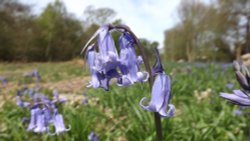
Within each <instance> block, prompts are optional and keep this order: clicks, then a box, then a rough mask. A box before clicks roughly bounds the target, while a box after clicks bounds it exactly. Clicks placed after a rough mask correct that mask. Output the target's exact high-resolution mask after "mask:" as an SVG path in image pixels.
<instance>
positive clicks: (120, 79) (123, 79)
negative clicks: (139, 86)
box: [117, 75, 133, 86]
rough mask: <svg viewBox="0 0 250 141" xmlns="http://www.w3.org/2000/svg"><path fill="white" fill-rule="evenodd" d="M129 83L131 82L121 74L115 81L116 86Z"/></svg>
mask: <svg viewBox="0 0 250 141" xmlns="http://www.w3.org/2000/svg"><path fill="white" fill-rule="evenodd" d="M131 84H133V82H132V81H131V80H130V79H129V78H128V77H127V76H126V75H123V76H122V77H120V78H119V79H118V81H117V85H118V86H129V85H131Z"/></svg>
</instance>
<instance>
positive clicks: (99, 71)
mask: <svg viewBox="0 0 250 141" xmlns="http://www.w3.org/2000/svg"><path fill="white" fill-rule="evenodd" d="M111 31H118V32H120V33H121V36H120V39H119V47H120V52H119V53H118V52H117V50H116V48H115V45H114V41H113V38H112V36H111V34H110V32H111ZM97 36H98V43H97V44H96V43H95V42H94V43H92V44H91V42H92V41H93V40H94V39H95V38H96V37H97ZM97 46H98V52H97V51H96V50H97V49H96V47H97ZM135 46H138V47H139V51H140V53H141V55H142V56H137V55H136V53H135ZM85 50H86V55H85V56H87V58H88V64H89V67H90V72H91V75H92V80H91V81H90V85H89V87H93V88H104V89H105V90H109V82H110V80H111V79H112V78H116V79H117V85H118V86H129V85H132V84H134V83H136V82H146V81H147V80H149V81H148V82H149V84H150V89H151V88H152V87H153V88H152V98H151V101H150V102H149V104H148V105H146V106H145V105H143V101H144V100H145V99H146V98H143V99H142V100H141V102H140V105H141V107H142V108H144V109H146V110H150V111H153V112H154V116H155V125H156V134H157V140H158V141H162V140H163V139H162V129H161V119H160V116H162V117H171V116H173V115H174V112H175V107H174V105H172V104H169V100H170V90H171V88H170V85H171V84H170V78H169V77H168V76H167V75H166V74H165V72H164V70H163V67H162V64H161V62H160V56H159V52H158V51H157V52H156V53H157V55H156V56H157V61H156V63H155V65H154V66H153V71H152V72H151V68H150V65H149V61H148V60H147V57H146V55H145V51H144V49H143V46H142V44H141V43H140V41H139V39H138V38H137V37H136V36H135V34H134V33H133V32H132V31H131V30H130V28H129V27H128V26H126V25H110V24H109V25H103V26H101V27H100V28H99V29H98V30H97V31H96V32H95V33H94V35H93V36H92V37H91V39H90V40H89V41H88V42H87V44H86V45H85V46H84V47H83V49H82V52H84V51H85ZM82 52H81V53H82ZM142 63H144V65H145V68H146V70H147V71H141V70H140V65H141V64H142ZM153 76H156V79H155V82H154V84H153V79H154V77H153ZM167 106H168V107H169V109H168V110H167Z"/></svg>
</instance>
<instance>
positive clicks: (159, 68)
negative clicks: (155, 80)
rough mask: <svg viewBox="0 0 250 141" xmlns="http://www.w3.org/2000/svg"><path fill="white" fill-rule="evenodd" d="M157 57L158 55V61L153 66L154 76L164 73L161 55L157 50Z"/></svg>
mask: <svg viewBox="0 0 250 141" xmlns="http://www.w3.org/2000/svg"><path fill="white" fill-rule="evenodd" d="M155 55H156V61H155V64H154V65H153V69H152V75H156V74H157V73H162V72H163V71H164V70H163V67H162V64H161V58H160V54H159V51H158V49H157V48H155Z"/></svg>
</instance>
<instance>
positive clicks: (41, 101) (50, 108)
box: [16, 88, 70, 135]
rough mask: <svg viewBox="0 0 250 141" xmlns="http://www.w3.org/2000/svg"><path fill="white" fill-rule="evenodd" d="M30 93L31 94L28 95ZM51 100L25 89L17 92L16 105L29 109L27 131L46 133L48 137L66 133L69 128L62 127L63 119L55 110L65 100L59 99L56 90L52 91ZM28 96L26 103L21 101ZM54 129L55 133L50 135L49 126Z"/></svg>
mask: <svg viewBox="0 0 250 141" xmlns="http://www.w3.org/2000/svg"><path fill="white" fill-rule="evenodd" d="M31 92H32V94H30V93H31ZM53 93H54V97H53V99H49V98H48V97H47V96H45V95H44V94H43V93H39V92H34V91H28V90H27V88H25V89H22V90H18V92H17V96H16V101H17V102H16V103H17V105H18V106H20V107H22V108H29V109H30V119H29V124H28V127H27V131H31V132H35V133H43V132H47V133H48V134H49V135H56V134H60V133H63V132H66V131H69V130H70V128H68V129H67V128H66V127H65V126H64V122H63V117H62V115H61V114H60V113H59V112H58V110H57V106H56V104H57V103H63V102H65V99H60V98H59V93H58V91H57V90H54V91H53ZM26 94H28V96H29V97H30V98H29V100H28V101H25V100H24V99H22V97H23V96H24V95H26ZM51 124H52V125H53V126H54V127H55V132H54V133H50V132H49V131H50V130H49V127H51V126H50V125H51Z"/></svg>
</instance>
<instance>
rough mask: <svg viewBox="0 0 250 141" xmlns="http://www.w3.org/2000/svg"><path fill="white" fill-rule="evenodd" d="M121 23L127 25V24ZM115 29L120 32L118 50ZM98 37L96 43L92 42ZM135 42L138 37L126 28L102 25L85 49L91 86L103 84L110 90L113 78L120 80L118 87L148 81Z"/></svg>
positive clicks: (95, 86) (96, 86)
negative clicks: (114, 34) (113, 34)
mask: <svg viewBox="0 0 250 141" xmlns="http://www.w3.org/2000/svg"><path fill="white" fill-rule="evenodd" d="M122 26H123V27H126V28H128V27H127V26H124V25H122ZM114 30H116V31H118V32H121V37H120V39H119V46H120V52H119V53H118V51H117V49H116V47H115V43H114V40H113V37H112V35H111V32H112V31H114ZM96 37H97V43H93V44H91V45H89V44H90V43H91V42H92V40H94V39H95V38H96ZM135 44H136V42H135V37H134V36H132V35H131V34H130V33H129V32H127V31H126V30H120V29H117V28H116V26H112V25H103V26H101V27H100V28H99V29H98V30H97V31H96V33H95V34H94V35H93V36H92V37H91V39H90V40H89V41H88V42H87V44H86V45H85V47H84V49H83V51H84V50H85V49H86V56H87V58H88V64H89V67H90V72H91V75H92V79H91V81H90V84H89V85H88V87H93V88H99V87H101V88H104V89H105V90H108V89H109V83H110V80H111V79H112V78H116V79H117V84H118V85H119V86H128V85H131V84H133V83H135V82H145V81H146V80H147V78H148V74H147V72H145V71H143V72H141V71H140V64H141V63H142V59H141V57H140V56H138V57H137V56H136V54H135V50H134V46H135ZM96 47H98V49H97V48H96ZM97 50H98V51H97Z"/></svg>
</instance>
